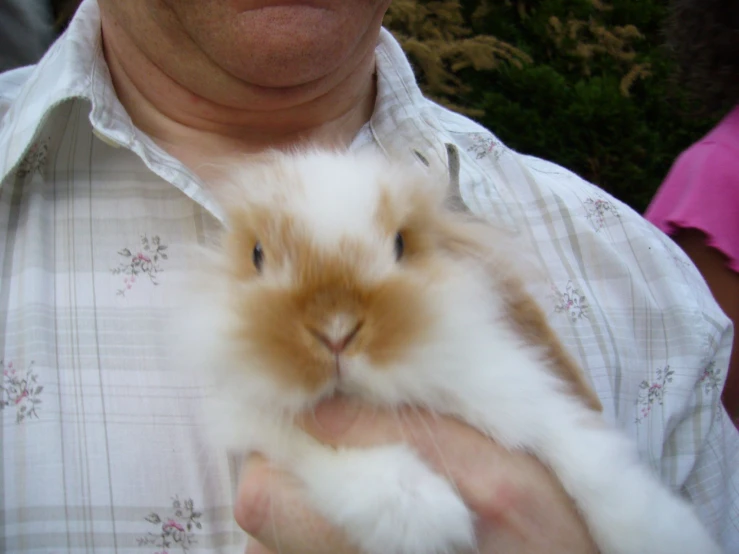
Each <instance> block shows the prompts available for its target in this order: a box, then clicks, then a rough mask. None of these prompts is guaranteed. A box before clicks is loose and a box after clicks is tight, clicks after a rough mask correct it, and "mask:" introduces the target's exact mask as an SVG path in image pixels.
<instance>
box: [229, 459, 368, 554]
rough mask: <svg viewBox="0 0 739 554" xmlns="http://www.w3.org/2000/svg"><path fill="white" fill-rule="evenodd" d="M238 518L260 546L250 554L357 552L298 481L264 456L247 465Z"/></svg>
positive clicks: (248, 550) (245, 466)
mask: <svg viewBox="0 0 739 554" xmlns="http://www.w3.org/2000/svg"><path fill="white" fill-rule="evenodd" d="M234 517H235V519H236V522H237V523H238V524H239V526H240V527H241V528H242V529H243V530H244V531H246V532H247V533H248V534H249V536H250V537H253V538H254V539H255V540H254V541H251V540H250V542H252V543H254V542H256V543H257V544H253V545H251V546H248V548H247V553H248V554H268V553H270V552H280V553H281V554H325V553H327V552H332V553H336V554H355V552H356V551H355V550H354V549H352V548H350V546H349V545H348V543H347V541H346V540H345V539H344V537H343V536H342V535H341V533H340V531H338V530H336V529H333V528H332V527H331V526H330V525H329V524H328V523H327V522H326V521H325V520H324V519H323V518H322V517H321V516H320V515H318V514H317V513H316V512H315V510H313V509H312V508H311V507H309V506H308V503H307V502H306V500H305V499H304V498H303V495H302V491H301V487H300V485H299V484H298V482H297V480H296V479H295V478H294V477H292V476H290V475H288V474H286V473H284V472H282V471H279V470H277V469H275V468H274V467H272V466H270V465H269V464H268V462H267V461H266V460H264V459H263V458H261V457H257V456H254V457H252V458H250V459H249V460H247V462H246V463H245V464H244V468H243V471H242V475H241V480H240V483H239V492H238V496H237V501H236V506H235V509H234ZM252 549H253V550H252Z"/></svg>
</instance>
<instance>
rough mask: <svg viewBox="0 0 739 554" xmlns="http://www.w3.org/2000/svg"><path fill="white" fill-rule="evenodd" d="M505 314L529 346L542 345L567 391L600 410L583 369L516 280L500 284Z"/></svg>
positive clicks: (593, 408)
mask: <svg viewBox="0 0 739 554" xmlns="http://www.w3.org/2000/svg"><path fill="white" fill-rule="evenodd" d="M500 286H501V295H502V296H503V298H504V300H505V305H506V311H507V316H508V317H509V318H510V320H511V322H512V323H513V325H514V326H515V328H516V330H517V331H518V333H520V335H521V336H522V337H523V338H524V340H526V341H527V342H529V343H530V344H532V345H535V346H539V347H543V348H544V352H545V354H546V356H547V359H548V360H549V361H550V364H549V367H550V368H551V370H552V371H553V372H554V374H555V375H557V376H558V377H559V378H560V379H562V381H564V382H565V384H566V385H567V387H568V388H569V389H570V392H571V393H572V394H574V395H575V396H577V397H579V398H580V399H582V401H583V402H585V405H586V406H587V407H588V408H590V409H591V410H593V411H595V412H602V411H603V405H602V404H601V402H600V399H599V398H598V395H597V394H596V393H595V391H594V390H593V388H592V387H591V386H590V383H589V382H588V380H587V378H586V376H585V372H584V371H583V369H582V368H581V367H580V366H579V365H578V364H577V362H575V360H574V359H573V358H572V357H571V356H570V355H569V353H568V352H567V350H566V349H565V347H564V345H563V344H562V342H561V341H560V340H559V337H557V335H556V333H555V332H554V330H553V329H552V328H551V326H550V325H549V323H548V322H547V319H546V315H545V314H544V311H543V310H542V309H541V307H540V306H539V304H537V302H536V301H535V300H534V298H533V297H532V296H531V295H530V294H529V293H528V292H527V291H526V290H525V288H524V286H523V283H522V282H521V281H520V280H518V279H513V278H508V279H505V280H503V281H502V282H501V283H500Z"/></svg>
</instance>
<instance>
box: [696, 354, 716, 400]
mask: <svg viewBox="0 0 739 554" xmlns="http://www.w3.org/2000/svg"><path fill="white" fill-rule="evenodd" d="M698 384H699V385H700V386H701V387H703V390H704V391H705V392H706V394H708V393H709V392H711V391H719V392H720V387H721V370H720V369H717V368H716V362H715V361H713V360H712V361H711V363H710V364H708V365H707V366H706V369H704V370H703V374H702V375H701V377H700V379H698Z"/></svg>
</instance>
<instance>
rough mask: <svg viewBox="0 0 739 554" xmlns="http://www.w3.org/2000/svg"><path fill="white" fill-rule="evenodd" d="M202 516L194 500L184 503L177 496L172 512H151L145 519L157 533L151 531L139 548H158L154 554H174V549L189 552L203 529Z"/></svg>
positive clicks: (140, 538) (139, 539) (174, 499)
mask: <svg viewBox="0 0 739 554" xmlns="http://www.w3.org/2000/svg"><path fill="white" fill-rule="evenodd" d="M201 516H202V513H200V512H197V511H195V503H194V502H193V500H192V498H188V499H187V500H184V501H182V500H180V499H179V497H177V496H175V497H174V498H173V499H172V509H171V510H169V511H168V512H166V513H162V514H158V513H156V512H151V513H150V514H149V515H148V516H146V517H145V518H144V519H145V520H146V521H147V522H149V524H150V525H151V526H153V527H154V528H155V529H156V531H149V532H148V533H147V534H146V535H145V536H142V537H139V538H138V539H137V542H138V544H139V546H152V547H154V548H157V549H158V550H156V551H155V552H153V554H172V552H173V549H176V550H177V551H178V552H188V551H189V549H190V547H191V546H192V545H193V544H195V543H197V540H196V539H195V533H196V532H197V530H200V529H202V528H203V524H202V523H201V522H200V521H199V520H200V518H201Z"/></svg>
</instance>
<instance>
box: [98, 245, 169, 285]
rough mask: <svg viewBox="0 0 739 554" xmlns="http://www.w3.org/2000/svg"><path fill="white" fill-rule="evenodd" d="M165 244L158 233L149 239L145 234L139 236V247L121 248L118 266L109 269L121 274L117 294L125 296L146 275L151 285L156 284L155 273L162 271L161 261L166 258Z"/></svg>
mask: <svg viewBox="0 0 739 554" xmlns="http://www.w3.org/2000/svg"><path fill="white" fill-rule="evenodd" d="M166 250H167V245H166V244H163V243H162V241H161V239H160V238H159V235H154V236H153V237H151V240H149V237H148V236H147V235H142V236H141V241H140V246H139V248H134V249H133V250H131V249H130V248H123V249H122V250H119V251H118V255H119V256H121V257H122V258H123V261H121V262H120V263H119V264H118V267H114V268H113V269H111V271H112V272H113V275H122V276H123V284H122V286H121V288H119V289H118V291H117V293H116V294H117V295H118V296H126V292H127V291H129V290H131V289H132V288H133V287H134V285H136V283H137V282H139V280H140V279H141V278H142V277H144V276H146V277H148V278H149V282H150V283H151V284H153V285H158V284H159V281H157V275H158V274H159V273H161V272H162V271H163V268H162V265H161V262H162V260H167V259H168V255H167V252H166Z"/></svg>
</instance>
